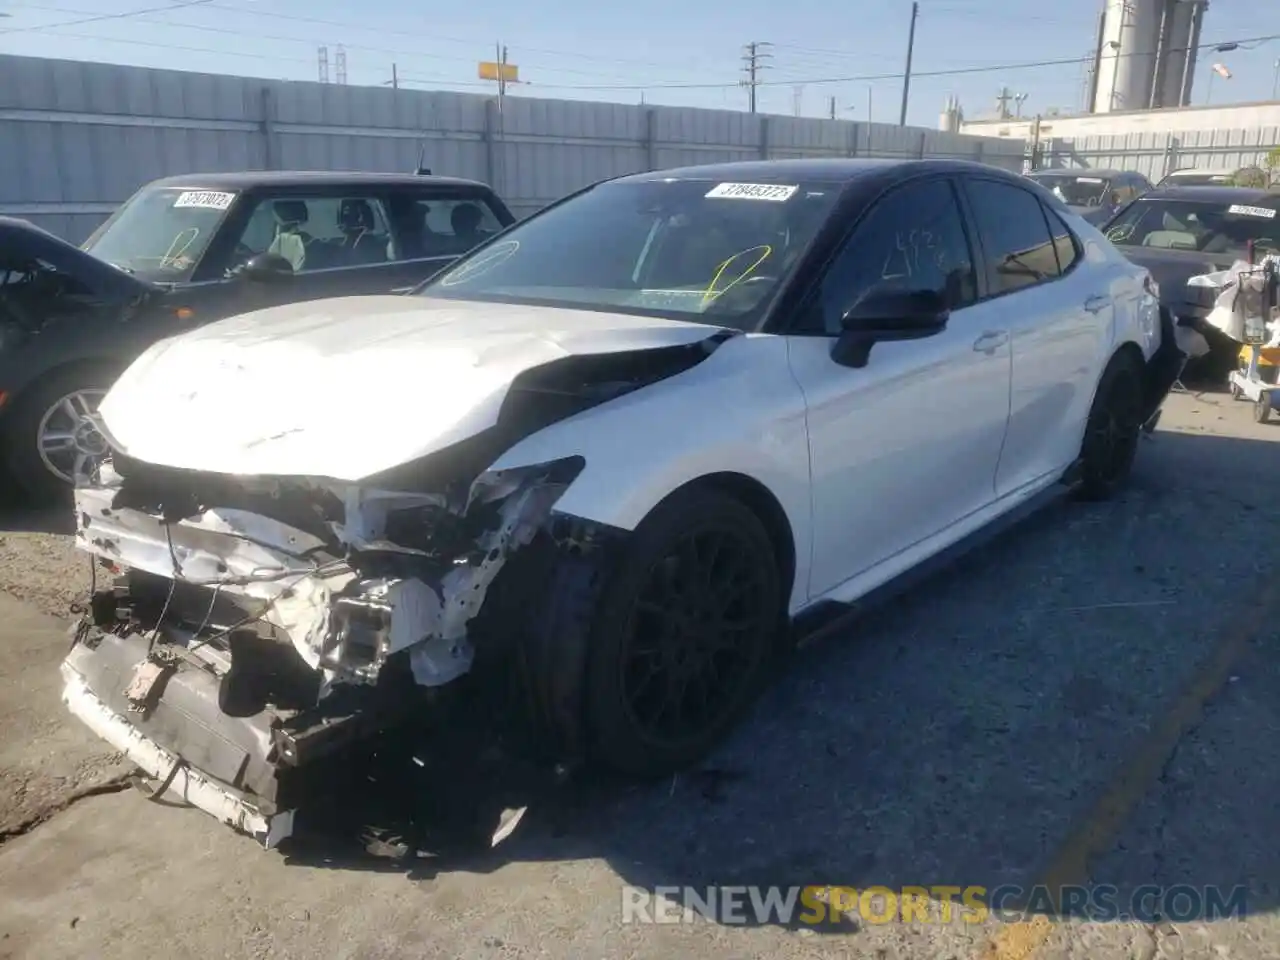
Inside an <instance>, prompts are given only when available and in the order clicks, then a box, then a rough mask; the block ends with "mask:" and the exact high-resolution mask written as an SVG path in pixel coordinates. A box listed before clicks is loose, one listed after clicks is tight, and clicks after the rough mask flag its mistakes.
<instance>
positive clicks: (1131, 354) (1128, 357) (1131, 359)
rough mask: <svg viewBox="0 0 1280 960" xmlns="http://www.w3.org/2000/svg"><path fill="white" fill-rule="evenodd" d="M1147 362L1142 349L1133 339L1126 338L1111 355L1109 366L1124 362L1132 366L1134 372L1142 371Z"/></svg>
mask: <svg viewBox="0 0 1280 960" xmlns="http://www.w3.org/2000/svg"><path fill="white" fill-rule="evenodd" d="M1146 362H1147V360H1146V357H1144V356H1143V355H1142V349H1141V348H1140V347H1139V346H1138V345H1137V344H1136V343H1134V342H1133V341H1132V340H1126V341H1125V342H1124V343H1122V344H1120V346H1119V347H1118V348H1117V349H1116V352H1115V353H1113V354H1112V355H1111V362H1110V363H1108V364H1107V366H1112V365H1114V364H1117V363H1123V364H1126V365H1128V366H1130V367H1132V368H1133V371H1134V373H1141V372H1142V368H1143V366H1144V365H1145V364H1146Z"/></svg>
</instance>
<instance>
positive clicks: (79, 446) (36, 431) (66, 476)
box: [5, 368, 114, 501]
mask: <svg viewBox="0 0 1280 960" xmlns="http://www.w3.org/2000/svg"><path fill="white" fill-rule="evenodd" d="M113 380H114V376H113V375H112V374H111V373H110V372H108V371H107V370H105V369H103V368H81V369H75V370H68V371H64V372H61V373H56V374H54V375H52V376H50V377H48V378H47V379H45V380H43V381H41V382H39V383H37V384H35V385H34V386H33V387H32V388H30V389H29V390H28V391H27V392H26V393H24V394H22V395H21V396H19V397H18V399H17V400H16V401H15V406H14V409H13V410H12V411H11V419H10V424H9V429H8V431H7V434H6V436H5V445H6V448H7V449H6V451H5V454H6V459H7V462H8V466H9V472H10V474H11V475H12V477H13V480H14V481H15V482H16V483H17V484H18V486H19V487H20V488H21V489H22V491H23V492H24V493H26V494H27V495H28V496H30V497H32V498H33V499H36V500H41V501H44V500H49V499H51V498H53V497H56V496H57V495H59V494H60V493H62V492H63V491H66V490H68V489H69V488H70V487H71V486H72V485H73V484H74V481H75V477H76V475H77V473H78V472H79V473H82V474H83V473H85V472H87V471H89V470H91V469H92V468H93V466H94V465H95V464H96V463H97V462H98V461H100V460H101V459H102V457H103V456H105V455H106V453H107V451H108V448H107V444H106V441H105V440H104V439H103V438H102V435H101V434H100V433H99V432H98V430H97V428H96V427H95V425H94V423H93V420H92V419H91V418H92V416H93V415H94V414H96V413H97V410H98V404H100V403H101V402H102V398H103V397H104V396H106V393H107V390H108V389H109V388H110V386H111V383H112V381H113Z"/></svg>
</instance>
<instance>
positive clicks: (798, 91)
mask: <svg viewBox="0 0 1280 960" xmlns="http://www.w3.org/2000/svg"><path fill="white" fill-rule="evenodd" d="M792 92H793V94H794V96H795V100H794V102H793V103H792V112H793V113H794V114H795V115H796V116H797V117H798V116H800V114H802V113H803V112H804V87H803V86H796V87H794V88H793V91H792Z"/></svg>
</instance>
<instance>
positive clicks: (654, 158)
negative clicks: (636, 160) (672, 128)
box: [641, 107, 658, 170]
mask: <svg viewBox="0 0 1280 960" xmlns="http://www.w3.org/2000/svg"><path fill="white" fill-rule="evenodd" d="M641 146H643V147H644V168H645V169H646V170H657V169H658V111H657V109H656V108H655V107H650V108H649V109H647V110H646V111H645V112H644V142H643V143H642V144H641Z"/></svg>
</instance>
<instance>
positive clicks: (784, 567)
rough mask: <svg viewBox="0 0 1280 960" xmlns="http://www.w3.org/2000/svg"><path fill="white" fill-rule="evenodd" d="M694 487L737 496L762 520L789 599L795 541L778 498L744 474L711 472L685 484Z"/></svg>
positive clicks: (794, 556) (794, 574) (793, 585)
mask: <svg viewBox="0 0 1280 960" xmlns="http://www.w3.org/2000/svg"><path fill="white" fill-rule="evenodd" d="M694 486H696V487H701V488H704V489H707V488H709V489H712V490H718V491H720V492H721V493H727V494H728V495H730V496H732V497H736V498H737V499H738V500H741V501H742V502H743V503H744V504H745V505H746V506H747V508H748V509H750V510H751V512H752V513H754V514H755V515H756V516H757V517H758V518H759V519H760V522H761V523H763V524H764V529H765V532H766V533H768V535H769V541H770V542H771V543H772V544H773V554H774V557H775V559H776V560H777V563H778V570H779V571H780V572H781V574H782V583H783V586H784V589H785V594H784V597H786V598H789V597H790V596H791V592H792V590H794V589H795V579H796V541H795V535H794V533H793V532H792V530H791V521H790V520H788V519H787V512H786V511H785V510H783V509H782V504H780V503H779V502H778V498H777V497H775V496H774V495H773V493H772V492H770V490H769V488H768V487H766V486H765V485H764V484H763V483H761V482H760V481H759V480H754V479H752V478H751V477H748V476H747V475H746V474H742V473H710V474H707V475H706V476H702V477H699V478H698V479H696V480H691V481H689V483H687V484H685V487H694Z"/></svg>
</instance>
